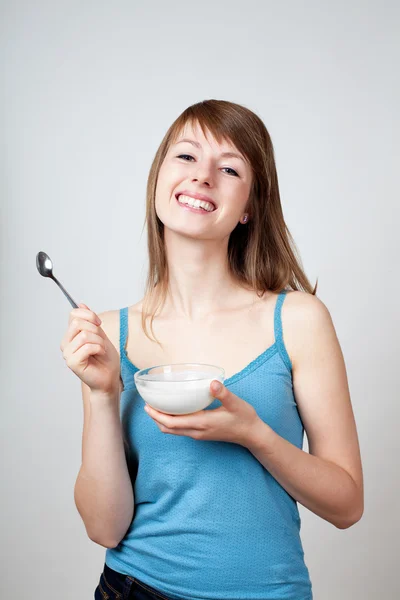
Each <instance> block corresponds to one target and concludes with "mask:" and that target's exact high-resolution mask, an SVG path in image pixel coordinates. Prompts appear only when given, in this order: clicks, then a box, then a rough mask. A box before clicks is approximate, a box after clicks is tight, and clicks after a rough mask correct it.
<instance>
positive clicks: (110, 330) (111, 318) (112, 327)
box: [98, 310, 119, 354]
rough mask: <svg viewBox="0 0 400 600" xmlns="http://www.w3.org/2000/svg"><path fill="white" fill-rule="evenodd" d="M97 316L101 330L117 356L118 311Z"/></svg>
mask: <svg viewBox="0 0 400 600" xmlns="http://www.w3.org/2000/svg"><path fill="white" fill-rule="evenodd" d="M98 316H99V317H100V319H101V321H102V323H101V328H102V330H103V331H104V333H105V334H106V336H107V337H108V339H109V340H110V342H111V343H112V344H113V345H114V346H115V348H116V349H117V351H118V354H119V310H106V311H104V312H101V313H98Z"/></svg>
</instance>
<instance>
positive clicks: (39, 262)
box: [36, 252, 79, 308]
mask: <svg viewBox="0 0 400 600" xmlns="http://www.w3.org/2000/svg"><path fill="white" fill-rule="evenodd" d="M36 267H37V270H38V271H39V273H40V274H41V275H42V276H43V277H50V278H51V279H52V280H53V281H55V282H56V284H57V285H58V287H59V288H60V290H61V291H62V292H63V293H64V295H65V296H66V297H67V299H68V300H69V301H70V303H71V305H72V306H73V308H79V306H78V305H77V303H76V302H74V300H73V299H72V298H71V296H70V295H69V294H68V292H67V290H66V289H64V288H63V286H62V285H61V283H60V282H59V281H58V280H57V279H56V278H55V277H54V275H53V263H52V262H51V258H50V257H49V256H48V255H47V254H46V252H38V253H37V255H36Z"/></svg>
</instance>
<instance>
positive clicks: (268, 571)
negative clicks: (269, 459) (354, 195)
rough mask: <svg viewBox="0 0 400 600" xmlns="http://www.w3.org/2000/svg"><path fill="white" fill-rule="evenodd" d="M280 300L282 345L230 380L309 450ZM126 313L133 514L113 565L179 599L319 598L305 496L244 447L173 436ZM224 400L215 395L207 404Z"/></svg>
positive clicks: (124, 404) (277, 328)
mask: <svg viewBox="0 0 400 600" xmlns="http://www.w3.org/2000/svg"><path fill="white" fill-rule="evenodd" d="M285 294H286V290H284V291H283V292H282V293H280V294H279V295H278V296H277V301H276V305H275V313H274V332H275V341H274V343H273V344H272V346H270V347H269V348H267V349H266V350H264V352H263V353H262V354H260V355H259V356H258V357H257V358H255V359H254V360H253V361H252V362H251V363H249V364H248V365H247V366H246V367H245V368H244V369H242V370H241V371H240V372H239V373H236V374H235V375H233V376H232V377H229V378H228V379H226V380H225V382H224V385H225V386H226V387H227V388H228V389H229V390H231V391H232V392H233V393H234V394H236V395H237V396H239V397H240V398H242V399H243V400H246V402H249V403H250V404H252V405H253V407H254V408H255V409H256V411H257V414H258V416H259V417H260V418H261V419H263V421H265V422H266V423H268V425H270V427H272V429H273V430H274V431H275V432H276V433H278V434H279V435H280V436H282V437H283V438H285V439H286V440H288V441H289V442H291V443H292V444H294V445H295V446H297V448H300V449H302V446H303V434H304V428H303V424H302V421H301V418H300V415H299V412H298V409H297V404H296V402H295V399H294V392H293V383H292V365H291V361H290V358H289V355H288V353H287V351H286V348H285V344H284V341H283V335H282V321H281V309H282V303H283V301H284V299H285ZM127 333H128V307H126V308H123V309H121V310H120V352H121V377H122V380H123V383H124V391H123V392H122V394H121V399H120V412H121V422H122V426H123V432H124V436H125V439H126V441H127V442H128V444H129V450H127V460H128V465H129V470H130V473H131V477H132V481H133V482H134V498H135V513H134V518H133V520H132V523H131V525H130V527H129V529H128V531H127V532H126V535H125V537H124V538H123V539H122V540H121V542H120V543H119V545H118V546H117V547H116V548H108V549H107V551H106V558H105V562H106V564H107V565H108V566H109V567H111V569H114V570H115V571H119V572H120V573H123V574H125V575H130V576H131V577H136V578H137V579H139V580H140V581H142V582H143V583H145V584H147V585H149V586H151V587H153V588H156V589H157V590H159V591H160V592H161V593H163V594H165V595H166V596H168V597H170V598H175V599H176V600H179V599H180V600H236V599H243V598H246V600H279V599H285V600H312V598H313V596H312V584H311V581H310V577H309V572H308V568H307V566H306V564H305V561H304V551H303V547H302V543H301V539H300V527H301V520H300V515H299V511H298V507H297V502H296V501H295V499H294V498H293V497H292V496H290V495H289V494H288V493H287V492H286V490H285V489H284V488H283V487H282V486H281V485H280V484H279V483H278V482H277V481H276V479H274V477H272V475H271V474H270V473H269V472H268V471H267V470H266V469H265V467H263V465H262V464H261V463H260V462H259V461H258V460H257V459H256V458H255V456H254V455H253V454H252V453H251V452H250V451H249V450H248V449H247V448H245V447H244V446H241V445H239V444H234V443H231V442H222V441H214V440H195V439H193V438H190V437H187V436H177V435H173V434H165V433H163V432H162V431H160V430H159V428H158V426H157V424H156V423H155V422H154V421H153V419H152V418H151V417H150V416H149V415H147V414H146V412H145V411H144V409H143V407H144V400H143V399H142V397H141V396H140V395H139V393H138V391H137V389H136V386H135V382H134V377H133V376H134V373H136V372H137V371H138V370H139V369H138V368H137V367H136V366H135V365H134V364H133V363H132V362H131V361H130V360H129V358H128V356H127V353H126V350H125V345H126V339H127ZM219 406H221V402H220V401H219V400H218V399H215V400H214V401H213V402H212V404H210V406H208V407H207V408H206V409H205V410H213V409H214V408H218V407H219Z"/></svg>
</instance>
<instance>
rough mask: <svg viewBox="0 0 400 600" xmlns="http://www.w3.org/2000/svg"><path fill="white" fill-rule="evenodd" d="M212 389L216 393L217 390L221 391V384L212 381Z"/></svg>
mask: <svg viewBox="0 0 400 600" xmlns="http://www.w3.org/2000/svg"><path fill="white" fill-rule="evenodd" d="M212 389H213V390H214V392H215V393H216V394H218V392H220V391H221V389H222V385H221V384H220V383H218V382H214V383H213V384H212Z"/></svg>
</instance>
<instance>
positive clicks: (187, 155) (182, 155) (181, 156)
mask: <svg viewBox="0 0 400 600" xmlns="http://www.w3.org/2000/svg"><path fill="white" fill-rule="evenodd" d="M185 156H186V157H188V158H193V156H190V154H180V155H179V156H177V158H184V157H185ZM184 160H186V158H184ZM223 168H224V169H228V171H232V173H234V176H235V177H239V175H238V173H236V171H234V170H233V169H231V168H230V167H223Z"/></svg>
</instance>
